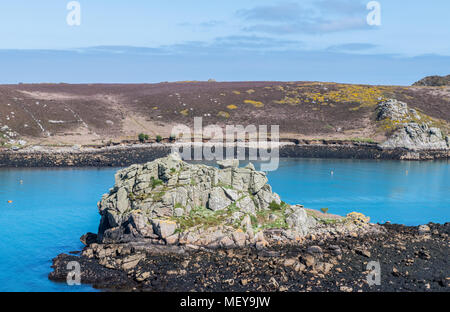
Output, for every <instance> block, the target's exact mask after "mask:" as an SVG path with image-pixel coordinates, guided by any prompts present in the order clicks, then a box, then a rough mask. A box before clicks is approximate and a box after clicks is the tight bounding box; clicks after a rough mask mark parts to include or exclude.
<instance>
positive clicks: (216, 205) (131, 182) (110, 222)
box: [98, 154, 316, 248]
mask: <svg viewBox="0 0 450 312" xmlns="http://www.w3.org/2000/svg"><path fill="white" fill-rule="evenodd" d="M218 165H219V168H215V167H211V166H206V165H197V164H188V163H186V162H184V161H182V160H181V159H180V157H179V155H177V154H171V155H169V156H167V157H165V158H161V159H157V160H155V161H153V162H149V163H146V164H143V165H132V166H130V167H128V168H125V169H122V170H120V171H118V172H117V173H116V175H115V185H114V187H113V188H112V189H110V191H109V193H108V194H105V195H103V197H102V199H101V201H100V202H99V203H98V207H99V211H100V214H101V221H100V226H99V232H98V241H99V242H100V243H125V242H135V241H145V242H148V243H153V244H170V245H172V244H184V245H186V244H194V245H200V246H207V247H212V248H215V247H231V246H244V245H249V244H260V245H264V244H265V243H266V239H265V237H264V235H263V234H262V231H263V230H266V229H280V230H283V231H286V232H287V236H289V237H292V238H294V237H296V236H304V235H306V234H308V232H309V230H310V229H311V228H312V227H314V226H315V225H316V221H315V219H314V218H313V217H311V216H308V215H307V213H306V211H305V210H304V209H303V208H302V206H300V205H293V206H290V205H288V204H286V203H284V202H282V201H281V200H280V197H279V196H278V195H277V194H276V193H274V192H272V188H271V186H270V185H269V184H268V183H267V182H268V180H267V177H266V175H265V173H263V172H260V171H256V170H255V167H254V166H253V165H252V164H251V163H250V164H248V165H247V166H245V167H243V168H239V161H236V160H233V161H230V160H226V161H222V162H218Z"/></svg>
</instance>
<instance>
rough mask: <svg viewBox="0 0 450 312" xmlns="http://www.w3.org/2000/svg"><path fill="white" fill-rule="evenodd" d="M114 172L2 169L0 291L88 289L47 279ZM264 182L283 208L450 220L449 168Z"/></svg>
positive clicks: (319, 168)
mask: <svg viewBox="0 0 450 312" xmlns="http://www.w3.org/2000/svg"><path fill="white" fill-rule="evenodd" d="M115 171H116V169H110V168H109V169H53V170H51V169H2V170H0V291H92V290H93V289H92V288H91V287H89V286H71V287H69V286H66V285H65V284H64V283H53V282H50V281H49V280H48V279H47V275H48V273H49V272H50V271H51V268H50V265H51V259H52V258H53V257H55V256H56V255H58V254H59V253H61V252H66V253H67V252H70V251H73V250H80V249H81V248H82V244H81V243H80V241H79V237H80V236H81V235H82V234H84V233H86V232H88V231H90V232H96V231H97V226H98V222H99V216H98V212H97V207H96V204H97V201H98V200H99V199H100V197H101V195H102V194H103V193H104V192H106V191H107V190H108V189H109V188H110V187H111V186H112V185H113V183H114V173H115ZM331 172H333V174H331ZM268 176H269V182H270V183H271V185H272V186H273V189H274V191H275V192H277V193H278V194H280V196H281V198H282V199H283V200H285V201H286V202H288V203H301V204H304V205H305V206H306V207H310V208H317V209H320V208H323V207H327V208H329V212H331V213H337V214H346V213H348V212H351V211H360V212H363V213H365V214H367V215H369V216H371V217H372V221H375V222H385V221H391V222H396V223H404V224H408V225H416V224H422V223H428V222H430V221H432V222H440V223H443V222H448V221H450V197H449V194H450V165H449V163H448V162H447V161H441V162H397V161H358V160H312V159H287V160H282V161H281V162H280V167H279V169H278V170H277V171H274V172H270V173H269V174H268ZM9 200H11V201H13V202H12V203H8V201H9Z"/></svg>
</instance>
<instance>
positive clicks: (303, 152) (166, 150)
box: [0, 140, 450, 168]
mask: <svg viewBox="0 0 450 312" xmlns="http://www.w3.org/2000/svg"><path fill="white" fill-rule="evenodd" d="M170 152H171V146H170V144H151V145H148V146H146V145H139V146H134V145H132V146H117V147H113V148H108V147H104V148H96V149H93V148H89V149H86V150H75V149H71V148H64V149H60V150H58V149H50V150H46V149H44V150H26V151H10V150H3V151H0V167H30V168H32V167H48V168H53V167H124V166H129V165H132V164H135V163H145V162H148V161H153V160H155V159H157V158H160V157H164V156H167V155H168V154H170ZM247 155H248V149H247ZM279 155H280V157H283V158H295V157H298V158H338V159H383V160H437V159H449V157H450V151H449V150H420V151H411V150H408V149H405V148H389V149H386V148H384V149H383V148H381V147H380V146H379V145H378V144H376V143H364V142H350V141H349V142H340V141H332V140H331V141H330V140H328V141H327V140H319V141H301V142H300V141H295V142H291V143H289V144H284V145H282V146H281V147H280V150H279Z"/></svg>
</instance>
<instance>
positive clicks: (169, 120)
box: [0, 81, 450, 145]
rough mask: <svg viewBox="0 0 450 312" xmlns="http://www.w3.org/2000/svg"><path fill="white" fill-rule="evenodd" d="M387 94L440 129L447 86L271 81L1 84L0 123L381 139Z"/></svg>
mask: <svg viewBox="0 0 450 312" xmlns="http://www.w3.org/2000/svg"><path fill="white" fill-rule="evenodd" d="M388 98H395V99H398V100H400V101H404V102H406V103H408V105H409V107H410V108H415V109H417V110H419V111H420V112H421V113H423V114H425V115H427V116H429V117H431V118H432V119H433V120H434V121H435V122H436V123H438V124H439V125H440V126H441V128H443V130H444V131H448V129H449V123H450V110H449V109H448V108H449V104H450V86H441V87H423V86H412V87H402V86H373V85H352V84H338V83H326V82H275V81H273V82H270V81H265V82H212V81H211V82H198V81H186V82H173V83H157V84H63V83H61V84H19V85H1V86H0V129H1V128H2V127H4V126H5V125H6V126H8V127H9V129H11V130H12V131H14V132H16V133H17V134H18V137H20V138H22V139H24V140H26V141H27V142H28V144H47V145H70V144H83V145H87V144H102V143H103V144H104V143H105V142H107V141H109V140H113V141H122V140H136V139H137V135H138V134H139V133H146V134H148V135H149V137H150V138H155V137H156V136H157V135H161V136H162V137H163V138H168V137H169V136H170V132H171V129H172V126H173V125H175V124H177V123H182V124H186V125H189V126H192V125H193V120H194V117H200V116H201V117H203V125H204V126H205V125H208V124H218V125H221V126H225V125H227V124H232V125H243V126H247V125H250V124H254V125H269V126H270V125H280V134H281V137H282V138H289V139H339V140H367V141H375V142H381V141H383V140H384V139H385V138H386V135H387V133H386V129H383V128H382V127H380V125H379V124H378V123H377V121H376V118H375V116H376V113H375V108H376V105H377V104H378V103H379V102H380V101H382V100H384V99H388ZM1 139H2V138H1V136H0V140H1Z"/></svg>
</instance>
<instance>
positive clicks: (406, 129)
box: [377, 99, 450, 150]
mask: <svg viewBox="0 0 450 312" xmlns="http://www.w3.org/2000/svg"><path fill="white" fill-rule="evenodd" d="M377 120H378V121H379V122H381V123H383V124H384V126H385V128H386V129H390V130H394V132H393V134H392V135H391V136H390V137H389V139H388V140H387V141H386V142H384V143H382V144H381V147H383V148H407V149H410V150H447V149H449V148H450V140H449V137H448V136H447V135H444V134H443V132H442V130H441V129H440V128H438V127H436V126H435V125H434V122H433V120H432V119H431V118H430V117H428V116H425V115H421V114H420V113H419V112H418V111H417V110H415V109H410V108H408V105H407V104H406V103H404V102H400V101H397V100H395V99H390V100H388V101H385V102H382V103H380V104H379V105H378V107H377Z"/></svg>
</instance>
